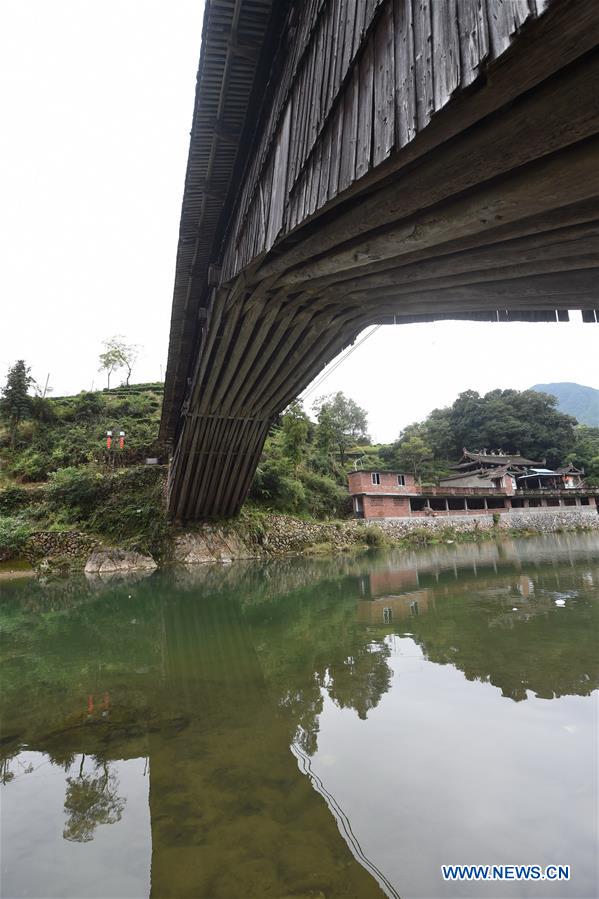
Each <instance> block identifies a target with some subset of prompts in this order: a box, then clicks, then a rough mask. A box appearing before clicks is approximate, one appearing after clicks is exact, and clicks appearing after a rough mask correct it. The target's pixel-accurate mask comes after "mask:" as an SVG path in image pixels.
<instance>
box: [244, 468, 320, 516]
mask: <svg viewBox="0 0 599 899" xmlns="http://www.w3.org/2000/svg"><path fill="white" fill-rule="evenodd" d="M250 498H251V499H254V500H256V501H257V502H261V503H263V504H266V505H268V506H269V507H270V508H271V509H276V510H278V511H291V512H300V511H302V509H303V507H304V504H305V499H306V494H305V491H304V488H303V486H302V484H301V482H300V481H298V480H297V478H295V477H294V476H293V469H292V466H291V464H290V463H289V461H288V460H286V459H266V460H264V462H262V463H261V464H260V465H259V466H258V469H257V471H256V475H255V477H254V482H253V484H252V488H251V491H250Z"/></svg>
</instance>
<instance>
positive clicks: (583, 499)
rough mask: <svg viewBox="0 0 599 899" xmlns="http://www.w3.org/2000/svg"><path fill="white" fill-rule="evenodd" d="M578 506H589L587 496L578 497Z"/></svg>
mask: <svg viewBox="0 0 599 899" xmlns="http://www.w3.org/2000/svg"><path fill="white" fill-rule="evenodd" d="M580 505H581V506H589V505H590V503H589V498H588V496H581V497H580Z"/></svg>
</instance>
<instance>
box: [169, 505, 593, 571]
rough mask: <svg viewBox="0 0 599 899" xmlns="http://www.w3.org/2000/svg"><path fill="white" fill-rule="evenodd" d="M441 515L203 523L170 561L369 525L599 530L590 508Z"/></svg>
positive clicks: (206, 558)
mask: <svg viewBox="0 0 599 899" xmlns="http://www.w3.org/2000/svg"><path fill="white" fill-rule="evenodd" d="M496 517H497V518H498V521H494V519H493V514H492V513H487V514H481V515H468V516H466V515H455V516H451V515H443V516H439V517H432V516H431V517H430V518H420V517H419V518H386V519H385V518H382V519H377V520H376V521H375V520H373V521H369V522H366V521H357V520H355V519H351V520H349V521H342V522H314V521H303V520H302V519H300V518H291V517H289V516H287V515H269V516H265V517H264V518H262V519H260V522H259V525H258V526H257V527H256V528H254V529H252V528H251V527H250V526H249V525H248V524H247V523H245V522H244V521H243V519H242V520H240V521H238V522H236V523H234V524H232V525H230V526H229V527H216V526H211V525H206V526H204V527H202V528H199V529H198V530H195V531H186V532H182V533H180V534H178V535H177V536H176V537H175V548H174V561H176V562H182V563H184V564H199V563H203V562H213V561H221V562H230V561H232V560H233V559H251V558H264V557H272V556H281V555H285V554H286V553H297V552H303V551H305V550H306V549H308V548H309V547H312V546H315V545H319V544H327V545H329V546H331V548H333V549H340V548H342V547H346V546H348V545H351V544H357V543H366V542H368V537H367V532H368V529H369V528H374V527H376V528H378V529H380V530H382V531H383V532H384V533H385V534H387V536H388V537H389V538H390V539H392V540H394V539H395V540H400V539H401V538H402V537H405V536H407V535H408V534H410V533H411V532H413V531H423V530H425V529H426V530H430V531H440V532H442V531H444V530H446V529H447V528H452V529H453V530H454V531H456V532H458V533H468V532H472V533H475V532H479V533H480V532H481V531H489V532H490V531H495V532H496V533H501V532H502V531H506V530H510V531H512V530H516V531H517V530H523V531H537V532H539V533H554V532H559V531H569V530H570V531H572V530H576V529H578V528H586V529H592V530H599V515H598V514H597V512H596V511H595V510H594V509H592V510H588V509H583V508H576V509H574V508H572V509H551V510H548V509H538V510H537V509H519V510H513V511H512V512H510V513H509V514H501V515H498V516H496Z"/></svg>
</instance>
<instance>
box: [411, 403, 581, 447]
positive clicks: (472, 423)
mask: <svg viewBox="0 0 599 899" xmlns="http://www.w3.org/2000/svg"><path fill="white" fill-rule="evenodd" d="M556 406H557V399H556V398H555V397H553V396H549V395H548V394H544V393H537V392H536V391H534V390H523V391H518V390H492V391H490V392H489V393H487V394H485V395H484V396H481V395H480V394H479V393H477V392H476V391H475V390H466V391H465V392H464V393H461V394H460V395H459V396H458V398H457V399H456V400H455V402H454V403H453V404H452V405H451V406H449V407H448V408H446V409H435V410H434V411H433V412H431V414H430V415H429V416H428V418H427V419H425V421H424V422H423V423H422V428H423V432H422V436H423V439H424V440H425V442H426V443H427V444H428V445H429V446H430V447H431V449H432V450H433V451H434V454H435V457H436V458H445V459H455V458H457V457H458V456H459V455H460V454H461V452H462V449H463V448H464V447H467V448H468V449H484V448H487V449H502V450H505V451H506V452H511V453H515V452H520V453H521V454H522V455H524V456H527V457H528V458H529V459H532V460H534V461H539V462H540V461H541V460H542V459H543V458H545V459H546V461H547V464H548V465H558V464H559V463H560V462H562V461H563V460H564V459H565V458H566V455H567V454H568V453H570V452H572V451H573V449H574V444H575V433H574V428H575V425H576V420H575V419H574V418H572V417H571V416H570V415H565V414H564V413H562V412H559V411H558V410H557V408H556Z"/></svg>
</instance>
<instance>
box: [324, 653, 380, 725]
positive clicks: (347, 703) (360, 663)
mask: <svg viewBox="0 0 599 899" xmlns="http://www.w3.org/2000/svg"><path fill="white" fill-rule="evenodd" d="M389 654H390V650H389V647H388V646H387V645H386V644H385V643H382V642H380V643H365V644H362V645H358V646H357V648H356V650H355V651H354V653H353V654H352V655H349V656H346V658H344V659H343V661H342V662H341V663H340V664H339V663H333V664H332V665H331V666H330V668H329V670H328V683H327V689H328V693H329V696H330V697H331V699H332V700H333V702H334V703H335V704H336V705H338V706H339V708H342V709H347V708H350V709H355V710H356V712H357V713H358V717H359V718H361V719H363V720H364V719H365V718H366V714H367V712H369V711H370V709H374V708H376V707H377V705H378V704H379V702H380V700H381V697H382V696H383V694H384V693H386V692H387V690H388V689H389V686H390V684H391V671H390V669H389V665H388V664H387V659H388V658H389Z"/></svg>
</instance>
